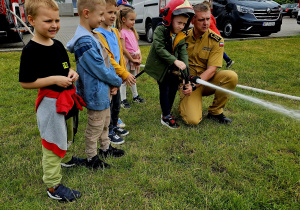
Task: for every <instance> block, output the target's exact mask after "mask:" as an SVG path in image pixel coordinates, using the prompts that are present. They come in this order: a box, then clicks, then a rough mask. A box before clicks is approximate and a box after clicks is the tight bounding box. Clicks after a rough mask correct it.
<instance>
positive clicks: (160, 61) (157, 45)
mask: <svg viewBox="0 0 300 210" xmlns="http://www.w3.org/2000/svg"><path fill="white" fill-rule="evenodd" d="M193 15H194V10H193V8H192V6H191V5H190V3H189V2H188V1H187V0H171V1H169V3H168V4H167V5H166V7H165V8H164V11H163V25H159V26H157V27H156V29H155V31H154V36H153V43H152V46H151V49H150V52H149V56H148V58H147V62H146V66H145V72H147V73H148V74H149V75H150V76H152V77H153V78H154V79H156V80H157V83H158V85H159V93H160V96H159V97H160V106H161V109H162V117H161V123H162V124H163V125H166V126H167V127H169V128H171V129H178V128H179V125H178V124H177V123H176V122H175V119H174V117H173V115H172V114H171V110H172V106H173V102H174V99H175V96H176V92H177V90H178V85H179V83H180V81H179V77H178V75H175V74H173V73H174V72H176V70H177V69H178V68H179V69H180V70H185V69H186V67H187V66H188V54H187V51H186V46H185V40H184V38H185V37H186V35H185V34H184V33H183V32H182V30H184V29H187V28H188V27H189V23H190V21H191V18H192V17H193ZM185 74H187V72H186V71H185Z"/></svg>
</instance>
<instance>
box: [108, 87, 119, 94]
mask: <svg viewBox="0 0 300 210" xmlns="http://www.w3.org/2000/svg"><path fill="white" fill-rule="evenodd" d="M118 89H119V88H117V87H110V95H112V96H114V95H116V94H117V92H118Z"/></svg>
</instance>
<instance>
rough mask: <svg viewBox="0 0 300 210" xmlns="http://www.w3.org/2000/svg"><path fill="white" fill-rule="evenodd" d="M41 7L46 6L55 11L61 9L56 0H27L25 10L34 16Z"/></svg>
mask: <svg viewBox="0 0 300 210" xmlns="http://www.w3.org/2000/svg"><path fill="white" fill-rule="evenodd" d="M39 7H45V8H48V9H52V10H53V11H59V8H58V5H57V3H56V2H55V1H54V0H26V1H25V11H26V14H27V15H31V16H32V17H33V18H35V17H36V16H37V11H38V8H39Z"/></svg>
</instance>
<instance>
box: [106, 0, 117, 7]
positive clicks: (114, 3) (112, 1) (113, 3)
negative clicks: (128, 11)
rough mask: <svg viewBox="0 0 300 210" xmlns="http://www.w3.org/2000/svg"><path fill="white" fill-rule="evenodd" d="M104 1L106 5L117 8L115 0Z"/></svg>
mask: <svg viewBox="0 0 300 210" xmlns="http://www.w3.org/2000/svg"><path fill="white" fill-rule="evenodd" d="M105 1H106V4H111V5H113V6H117V2H116V0H105Z"/></svg>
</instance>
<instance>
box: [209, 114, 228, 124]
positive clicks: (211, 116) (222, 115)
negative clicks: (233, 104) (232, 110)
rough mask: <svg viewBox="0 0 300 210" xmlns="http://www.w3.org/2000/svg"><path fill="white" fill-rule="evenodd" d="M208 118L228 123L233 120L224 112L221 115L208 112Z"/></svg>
mask: <svg viewBox="0 0 300 210" xmlns="http://www.w3.org/2000/svg"><path fill="white" fill-rule="evenodd" d="M207 118H208V119H212V120H215V121H217V122H219V123H220V124H228V123H231V122H232V120H231V119H229V118H227V117H226V116H225V115H224V114H223V113H221V114H219V115H212V114H210V113H208V115H207Z"/></svg>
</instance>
